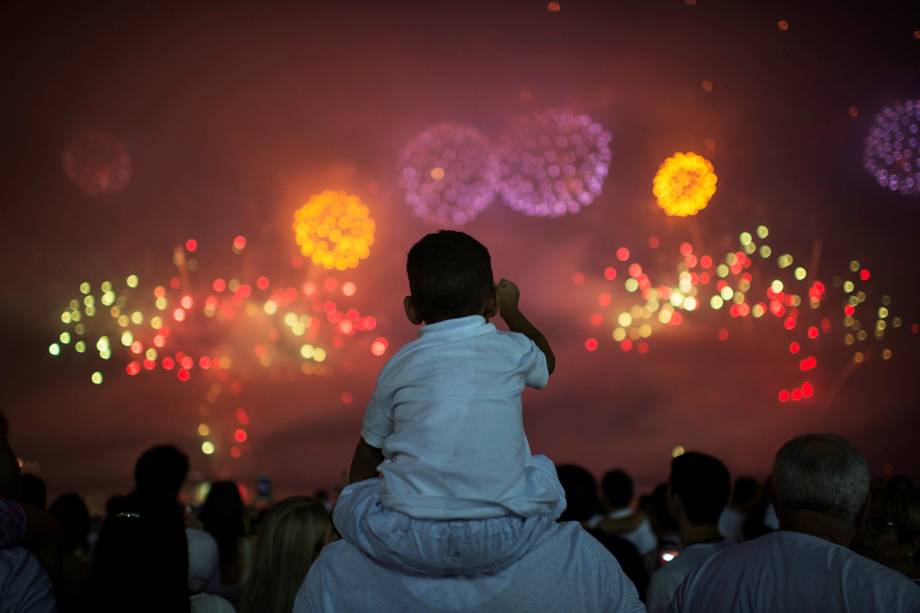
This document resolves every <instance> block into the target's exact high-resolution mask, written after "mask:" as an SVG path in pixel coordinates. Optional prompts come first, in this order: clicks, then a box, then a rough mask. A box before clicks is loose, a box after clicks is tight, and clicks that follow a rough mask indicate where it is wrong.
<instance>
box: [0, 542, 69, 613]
mask: <svg viewBox="0 0 920 613" xmlns="http://www.w3.org/2000/svg"><path fill="white" fill-rule="evenodd" d="M55 611H57V604H56V603H55V600H54V590H53V588H52V587H51V580H50V579H49V578H48V573H46V572H45V569H44V568H42V565H41V563H40V562H39V561H38V560H37V559H36V558H35V556H33V555H32V554H31V553H29V552H28V551H27V550H25V549H23V548H22V547H8V548H6V549H0V613H21V612H28V613H54V612H55Z"/></svg>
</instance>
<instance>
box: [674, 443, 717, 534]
mask: <svg viewBox="0 0 920 613" xmlns="http://www.w3.org/2000/svg"><path fill="white" fill-rule="evenodd" d="M731 489H732V484H731V478H730V477H729V474H728V469H727V468H726V467H725V464H723V463H722V462H721V461H719V460H717V459H716V458H714V457H712V456H709V455H706V454H704V453H696V452H687V453H685V454H683V455H679V456H677V457H676V458H674V459H673V460H672V461H671V491H672V492H674V494H676V495H677V496H680V500H681V502H682V503H683V506H684V511H685V512H686V513H687V519H689V520H690V521H691V522H692V523H694V524H706V525H715V524H718V523H719V516H720V515H721V514H722V510H723V509H724V508H725V505H726V504H727V503H728V497H729V495H730V494H731Z"/></svg>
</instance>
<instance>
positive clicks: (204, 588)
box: [185, 528, 220, 594]
mask: <svg viewBox="0 0 920 613" xmlns="http://www.w3.org/2000/svg"><path fill="white" fill-rule="evenodd" d="M185 536H186V539H187V540H188V589H189V591H191V592H192V593H198V592H208V593H210V594H214V593H216V592H217V591H218V590H219V589H220V554H219V552H218V549H217V541H215V540H214V537H213V536H211V535H210V534H208V533H207V532H206V531H204V530H199V529H197V528H186V529H185Z"/></svg>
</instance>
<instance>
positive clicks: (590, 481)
mask: <svg viewBox="0 0 920 613" xmlns="http://www.w3.org/2000/svg"><path fill="white" fill-rule="evenodd" d="M556 474H557V475H558V476H559V483H560V484H561V485H562V489H563V490H565V504H566V507H565V511H564V512H563V513H562V515H561V516H560V517H559V521H587V520H589V519H591V517H592V516H593V515H594V514H595V513H597V512H598V511H599V510H600V509H599V504H598V502H599V501H598V499H597V481H596V480H595V479H594V475H592V474H591V473H589V472H588V471H587V470H585V469H584V468H582V467H581V466H576V465H575V464H563V465H562V466H557V467H556Z"/></svg>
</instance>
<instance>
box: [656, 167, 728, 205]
mask: <svg viewBox="0 0 920 613" xmlns="http://www.w3.org/2000/svg"><path fill="white" fill-rule="evenodd" d="M717 180H718V178H717V177H716V173H715V172H714V171H713V167H712V162H710V161H709V160H707V159H706V158H704V157H703V156H701V155H697V154H696V153H675V154H674V155H672V156H671V157H669V158H668V159H666V160H665V161H664V162H663V163H662V164H661V167H660V168H659V169H658V173H657V174H656V175H655V180H654V181H653V182H652V193H654V194H655V198H657V199H658V206H660V207H661V208H662V209H664V212H665V214H667V215H671V216H674V217H686V216H687V215H696V214H697V213H699V212H700V211H702V210H703V209H705V208H706V205H707V204H709V199H710V198H712V196H713V194H715V193H716V181H717Z"/></svg>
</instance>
